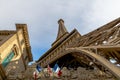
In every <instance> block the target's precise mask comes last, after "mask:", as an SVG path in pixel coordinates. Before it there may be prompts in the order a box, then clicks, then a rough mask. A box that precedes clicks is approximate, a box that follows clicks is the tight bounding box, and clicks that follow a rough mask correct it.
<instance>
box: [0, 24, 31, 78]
mask: <svg viewBox="0 0 120 80" xmlns="http://www.w3.org/2000/svg"><path fill="white" fill-rule="evenodd" d="M32 60H33V58H32V53H31V46H30V42H29V35H28V30H27V25H26V24H16V30H1V31H0V80H16V79H17V78H21V77H22V76H23V75H22V73H24V72H25V71H26V69H27V66H28V63H29V62H31V61H32Z"/></svg>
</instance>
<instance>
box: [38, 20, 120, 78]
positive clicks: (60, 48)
mask: <svg viewBox="0 0 120 80" xmlns="http://www.w3.org/2000/svg"><path fill="white" fill-rule="evenodd" d="M58 24H59V29H58V34H57V38H56V40H55V41H54V42H53V43H52V46H51V48H50V49H49V50H48V51H47V52H46V53H45V54H43V55H42V56H41V57H40V58H39V60H38V61H37V63H38V64H40V65H41V66H42V67H46V66H47V65H48V64H49V65H50V66H51V67H53V66H54V65H55V63H57V64H58V65H59V66H60V67H61V69H62V70H63V75H62V77H61V80H62V79H63V78H65V74H66V72H67V70H68V72H69V73H71V70H73V73H76V72H77V73H76V74H77V77H76V79H74V80H116V79H118V80H119V79H120V18H118V19H116V20H113V21H111V22H109V23H108V24H105V25H103V26H102V27H100V28H98V29H96V30H94V31H92V32H89V33H88V34H85V35H81V34H80V33H79V32H78V31H77V30H76V29H74V30H73V31H71V32H68V31H67V29H66V27H65V25H64V21H63V20H62V19H60V20H59V21H58ZM64 69H65V70H64ZM69 73H67V74H66V77H67V78H68V79H69V80H73V79H72V77H71V76H69V77H68V76H67V75H69ZM102 77H104V79H101V78H102Z"/></svg>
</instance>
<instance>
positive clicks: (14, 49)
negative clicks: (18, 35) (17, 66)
mask: <svg viewBox="0 0 120 80" xmlns="http://www.w3.org/2000/svg"><path fill="white" fill-rule="evenodd" d="M18 50H19V49H18V47H17V45H16V44H14V45H13V48H12V51H13V52H14V54H15V57H17V56H18Z"/></svg>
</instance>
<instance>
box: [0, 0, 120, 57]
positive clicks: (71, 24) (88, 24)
mask: <svg viewBox="0 0 120 80" xmlns="http://www.w3.org/2000/svg"><path fill="white" fill-rule="evenodd" d="M119 3H120V0H115V1H113V0H90V1H88V0H64V1H61V0H0V29H15V26H14V25H15V23H26V24H28V29H29V35H30V42H31V46H32V48H33V49H34V50H33V54H34V55H38V54H40V55H41V52H43V51H42V50H43V49H48V48H50V45H51V44H52V42H54V41H55V39H56V36H57V31H58V24H57V21H58V19H59V18H63V19H64V21H65V25H66V28H67V29H68V31H71V30H72V29H73V28H77V29H78V31H79V32H80V33H82V34H85V33H88V32H89V31H91V30H94V29H95V28H97V27H100V26H102V25H104V24H106V23H107V22H109V21H111V20H113V19H115V18H118V17H120V15H119V14H120V10H119V9H120V5H119ZM35 48H37V49H40V52H39V53H37V54H36V51H38V50H36V51H35ZM44 51H45V50H44ZM34 52H35V53H34Z"/></svg>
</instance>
